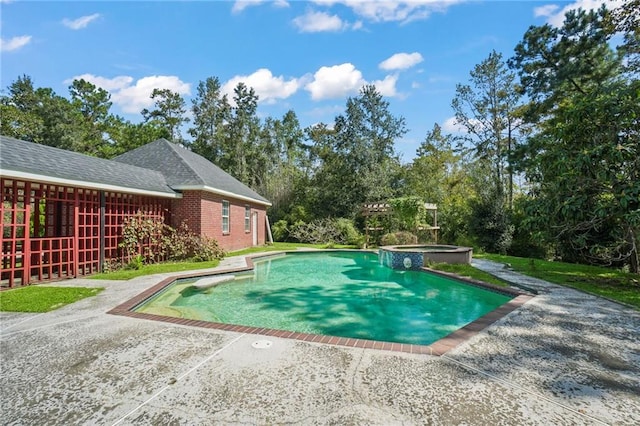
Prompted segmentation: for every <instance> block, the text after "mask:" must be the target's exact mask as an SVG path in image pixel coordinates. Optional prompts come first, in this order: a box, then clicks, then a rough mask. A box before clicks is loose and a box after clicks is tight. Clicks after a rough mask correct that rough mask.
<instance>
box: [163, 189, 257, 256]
mask: <svg viewBox="0 0 640 426" xmlns="http://www.w3.org/2000/svg"><path fill="white" fill-rule="evenodd" d="M223 200H224V201H228V202H229V233H226V234H225V233H223V232H222V201H223ZM246 206H248V207H249V208H250V209H251V211H250V216H249V219H250V223H249V224H250V228H251V230H250V231H249V232H246V231H245V207H246ZM172 207H173V214H172V223H173V226H174V227H175V226H178V225H179V224H180V223H181V222H182V221H186V222H187V224H188V225H189V228H190V229H192V230H193V231H194V232H197V233H200V234H202V235H205V236H207V237H210V238H214V239H216V240H217V241H218V244H220V246H221V247H222V248H224V249H225V250H227V251H232V250H239V249H242V248H246V247H251V246H252V245H253V242H254V232H257V234H258V238H257V243H258V245H262V244H264V243H265V235H266V220H265V217H266V207H265V206H263V205H260V204H255V203H249V202H246V201H242V200H237V199H234V198H230V197H223V196H220V195H217V194H213V193H210V192H205V191H184V192H183V196H182V199H178V200H174V202H173V205H172ZM254 213H255V214H257V230H254V229H253V214H254Z"/></svg>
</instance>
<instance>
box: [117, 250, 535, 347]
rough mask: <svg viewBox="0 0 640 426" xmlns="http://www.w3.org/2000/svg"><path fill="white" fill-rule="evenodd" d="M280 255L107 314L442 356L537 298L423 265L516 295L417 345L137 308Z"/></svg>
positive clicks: (139, 298)
mask: <svg viewBox="0 0 640 426" xmlns="http://www.w3.org/2000/svg"><path fill="white" fill-rule="evenodd" d="M281 254H286V252H270V253H268V254H258V255H252V256H246V257H245V261H246V263H247V266H246V267H240V268H229V269H225V270H220V271H216V272H215V273H211V272H207V273H202V272H200V273H194V274H185V275H177V276H172V277H168V278H165V279H163V280H162V281H160V282H159V283H157V284H156V285H154V286H152V287H150V288H148V289H146V290H144V291H143V292H142V293H140V294H138V295H136V296H134V297H133V298H131V299H129V300H127V301H126V302H124V303H122V304H120V305H118V306H116V307H115V308H113V309H111V310H110V311H108V312H107V314H111V315H120V316H125V317H129V318H139V319H146V320H152V321H162V322H166V323H170V324H178V325H185V326H192V327H201V328H208V329H214V330H224V331H232V332H236V333H247V334H259V335H262V336H273V337H279V338H284V339H294V340H300V341H304V342H311V343H324V344H329V345H337V346H347V347H354V348H365V349H379V350H385V351H393V352H406V353H412V354H423V355H435V356H440V355H444V354H445V353H447V352H448V351H450V350H451V349H453V348H455V347H456V346H458V345H459V344H461V343H463V342H465V341H467V340H469V339H470V338H471V337H473V336H475V335H476V334H478V333H479V332H480V331H482V330H484V329H485V328H487V327H488V326H490V325H491V324H493V323H494V322H496V321H497V320H499V319H500V318H502V317H504V316H505V315H507V314H509V313H510V312H513V311H514V310H515V309H517V308H519V307H520V306H522V305H524V304H525V303H527V302H528V301H529V300H531V299H532V298H533V297H534V296H533V295H530V294H527V293H524V292H521V291H518V290H514V289H510V288H502V287H498V286H494V285H491V284H487V283H483V282H481V281H477V280H471V279H467V278H464V277H460V276H457V275H455V274H451V273H446V272H441V271H434V270H432V269H429V268H422V269H424V270H427V271H429V272H434V273H437V274H440V275H443V276H447V277H450V278H455V279H456V280H458V281H462V282H465V283H468V284H471V285H474V286H478V287H484V288H486V289H487V290H491V291H495V292H499V293H503V294H507V295H510V296H515V297H514V298H513V299H511V300H510V301H508V302H507V303H505V304H503V305H501V306H499V307H498V308H496V309H494V310H493V311H491V312H489V313H487V314H486V315H483V316H482V317H480V318H478V319H477V320H475V321H473V322H470V323H469V324H467V325H465V326H464V327H462V328H459V329H458V330H456V331H454V332H453V333H451V334H449V335H447V336H445V337H443V338H442V339H440V340H438V341H436V342H434V343H432V344H430V345H414V344H407V343H395V342H381V341H376V340H365V339H354V338H349V337H337V336H325V335H321V334H309V333H298V332H294V331H286V330H276V329H272V328H260V327H250V326H244V325H235V324H224V323H218V322H209V321H201V320H192V319H186V318H176V317H168V316H163V315H155V314H147V313H142V312H135V311H134V309H135V308H136V307H138V306H139V305H141V304H142V303H144V302H145V301H147V300H148V299H149V298H151V297H153V296H154V295H156V294H157V293H158V292H160V291H161V290H163V289H165V288H166V287H167V286H169V285H170V284H171V283H173V282H174V281H176V280H177V279H188V278H196V277H202V276H211V275H222V274H230V273H234V272H246V271H251V270H253V268H254V265H253V259H258V258H263V257H271V256H277V255H281Z"/></svg>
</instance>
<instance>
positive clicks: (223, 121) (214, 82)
mask: <svg viewBox="0 0 640 426" xmlns="http://www.w3.org/2000/svg"><path fill="white" fill-rule="evenodd" d="M220 90H221V86H220V80H219V79H218V78H217V77H209V78H207V79H206V80H205V81H201V82H200V83H199V84H198V89H197V93H196V97H195V98H194V99H193V100H192V107H191V111H192V112H193V127H191V128H190V129H189V131H188V132H189V135H191V137H192V138H193V143H192V147H191V148H192V150H193V151H194V152H196V153H198V154H200V155H202V156H203V157H205V158H207V159H208V160H210V161H212V162H214V163H216V164H217V163H218V162H219V160H220V159H221V158H222V157H223V155H224V149H225V147H224V144H225V139H226V138H227V131H228V123H229V121H230V120H231V106H230V105H229V101H228V99H227V95H222V94H221V91H220Z"/></svg>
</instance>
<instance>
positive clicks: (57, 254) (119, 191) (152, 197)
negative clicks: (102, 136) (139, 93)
mask: <svg viewBox="0 0 640 426" xmlns="http://www.w3.org/2000/svg"><path fill="white" fill-rule="evenodd" d="M0 192H1V193H2V206H1V211H0V220H1V222H0V227H1V229H2V234H1V237H2V258H1V259H0V266H1V267H2V270H1V275H2V276H1V284H0V285H1V286H2V287H15V286H21V285H28V284H30V283H33V282H39V281H47V280H55V279H62V278H72V277H78V276H83V275H89V274H92V273H95V272H98V271H100V270H101V268H102V265H103V263H104V261H105V260H108V259H113V258H119V257H121V256H122V250H121V249H120V248H119V247H118V245H119V243H120V235H121V230H122V226H121V225H122V222H123V220H124V219H125V218H127V217H129V216H132V215H134V214H136V213H138V212H142V213H143V214H144V215H146V216H148V217H155V218H161V219H162V220H163V221H164V222H165V223H167V224H170V225H172V226H173V227H177V226H179V225H180V224H181V223H183V222H184V223H186V224H187V225H188V226H189V228H190V229H191V230H192V231H194V232H196V233H198V234H201V235H204V236H208V237H211V238H214V239H216V240H217V241H218V243H219V244H220V246H221V247H223V248H224V249H225V250H227V251H229V250H238V249H242V248H245V247H251V246H255V245H262V244H264V243H265V240H266V235H267V232H268V229H267V228H268V221H267V216H266V209H267V207H268V206H270V205H271V204H270V203H269V201H267V200H266V199H265V198H263V197H262V196H260V195H259V194H257V193H256V192H254V191H253V190H251V189H250V188H248V187H247V186H245V185H244V184H242V183H241V182H239V181H237V180H236V179H234V178H233V177H232V176H230V175H229V174H227V173H225V172H224V171H223V170H221V169H220V168H219V167H217V166H216V165H214V164H213V163H211V162H209V161H208V160H206V159H205V158H203V157H201V156H199V155H197V154H195V153H193V152H191V151H189V150H188V149H186V148H183V147H181V146H179V145H176V144H173V143H171V142H169V141H167V140H165V139H159V140H157V141H155V142H151V143H149V144H147V145H144V146H142V147H139V148H137V149H135V150H133V151H130V152H127V153H125V154H123V155H121V156H119V157H116V158H114V159H113V160H105V159H100V158H95V157H90V156H87V155H84V154H80V153H77V152H71V151H65V150H62V149H58V148H53V147H49V146H45V145H39V144H34V143H31V142H26V141H22V140H18V139H14V138H10V137H5V136H0Z"/></svg>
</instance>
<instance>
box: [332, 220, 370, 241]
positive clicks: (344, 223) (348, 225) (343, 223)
mask: <svg viewBox="0 0 640 426" xmlns="http://www.w3.org/2000/svg"><path fill="white" fill-rule="evenodd" d="M334 222H335V227H336V229H337V230H338V233H339V235H340V240H341V242H342V243H343V244H351V245H356V246H360V245H362V244H363V243H364V236H363V235H362V234H361V233H360V231H358V230H357V229H356V226H355V224H354V223H353V221H352V220H351V219H346V218H343V217H341V218H338V219H335V221H334Z"/></svg>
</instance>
